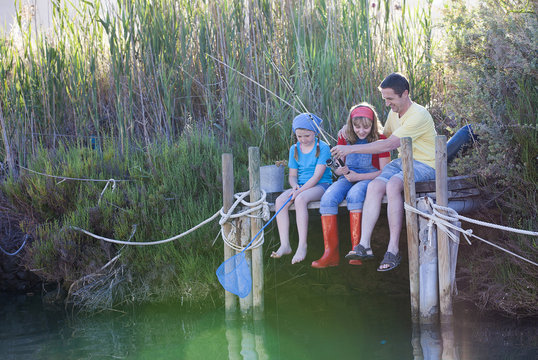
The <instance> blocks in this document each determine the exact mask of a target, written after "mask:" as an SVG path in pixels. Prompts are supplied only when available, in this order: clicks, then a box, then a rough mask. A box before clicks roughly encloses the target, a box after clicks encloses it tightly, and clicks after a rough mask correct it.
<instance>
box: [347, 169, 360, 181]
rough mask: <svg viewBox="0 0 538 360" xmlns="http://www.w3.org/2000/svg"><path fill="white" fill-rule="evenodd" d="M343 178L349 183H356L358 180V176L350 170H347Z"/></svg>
mask: <svg viewBox="0 0 538 360" xmlns="http://www.w3.org/2000/svg"><path fill="white" fill-rule="evenodd" d="M344 177H345V178H346V179H347V181H349V182H356V181H359V180H360V174H359V173H356V172H355V171H352V170H349V171H348V172H347V173H344Z"/></svg>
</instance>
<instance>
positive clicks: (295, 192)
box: [290, 185, 300, 201]
mask: <svg viewBox="0 0 538 360" xmlns="http://www.w3.org/2000/svg"><path fill="white" fill-rule="evenodd" d="M299 188H300V186H299V185H295V186H293V187H292V191H291V200H290V201H293V200H295V198H296V197H297V195H299V194H300V191H299Z"/></svg>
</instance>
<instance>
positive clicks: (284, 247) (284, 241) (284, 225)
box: [271, 189, 291, 259]
mask: <svg viewBox="0 0 538 360" xmlns="http://www.w3.org/2000/svg"><path fill="white" fill-rule="evenodd" d="M290 195H291V189H288V190H286V191H284V192H283V193H282V194H280V196H279V197H278V198H277V199H276V201H275V209H280V208H281V207H282V205H284V203H285V202H286V200H288V198H289V197H290ZM290 205H291V203H288V204H287V205H286V207H285V208H284V209H282V211H281V212H280V213H279V214H278V215H277V216H276V224H277V227H278V236H279V237H280V247H279V248H278V250H277V251H273V252H272V253H271V257H272V258H275V259H278V258H280V257H282V256H284V255H288V254H291V246H290V233H289V230H290V217H289V213H288V209H289V207H290Z"/></svg>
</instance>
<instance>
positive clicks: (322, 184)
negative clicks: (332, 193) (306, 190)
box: [316, 183, 331, 190]
mask: <svg viewBox="0 0 538 360" xmlns="http://www.w3.org/2000/svg"><path fill="white" fill-rule="evenodd" d="M316 186H321V187H322V188H323V190H327V189H328V188H329V186H331V184H329V183H317V184H316Z"/></svg>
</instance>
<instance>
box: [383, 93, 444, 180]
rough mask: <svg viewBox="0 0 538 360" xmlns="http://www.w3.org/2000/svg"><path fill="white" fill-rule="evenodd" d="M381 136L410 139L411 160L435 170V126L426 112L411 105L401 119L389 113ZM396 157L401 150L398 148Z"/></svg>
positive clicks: (395, 114)
mask: <svg viewBox="0 0 538 360" xmlns="http://www.w3.org/2000/svg"><path fill="white" fill-rule="evenodd" d="M383 134H384V135H385V136H386V137H387V138H388V137H389V136H390V135H394V136H397V137H399V138H403V137H410V138H411V139H412V140H413V159H415V160H418V161H420V162H423V163H424V164H426V165H429V166H431V167H432V168H434V169H435V136H436V135H437V132H436V131H435V126H434V125H433V119H432V116H431V115H430V113H429V112H428V110H426V109H425V108H424V107H423V106H420V105H418V104H416V103H413V104H411V106H410V107H409V109H407V111H406V112H405V114H404V116H402V117H401V118H400V117H399V116H398V113H395V112H393V111H392V110H391V111H390V112H389V115H388V117H387V122H386V123H385V127H384V131H383ZM398 157H401V149H400V148H398Z"/></svg>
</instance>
